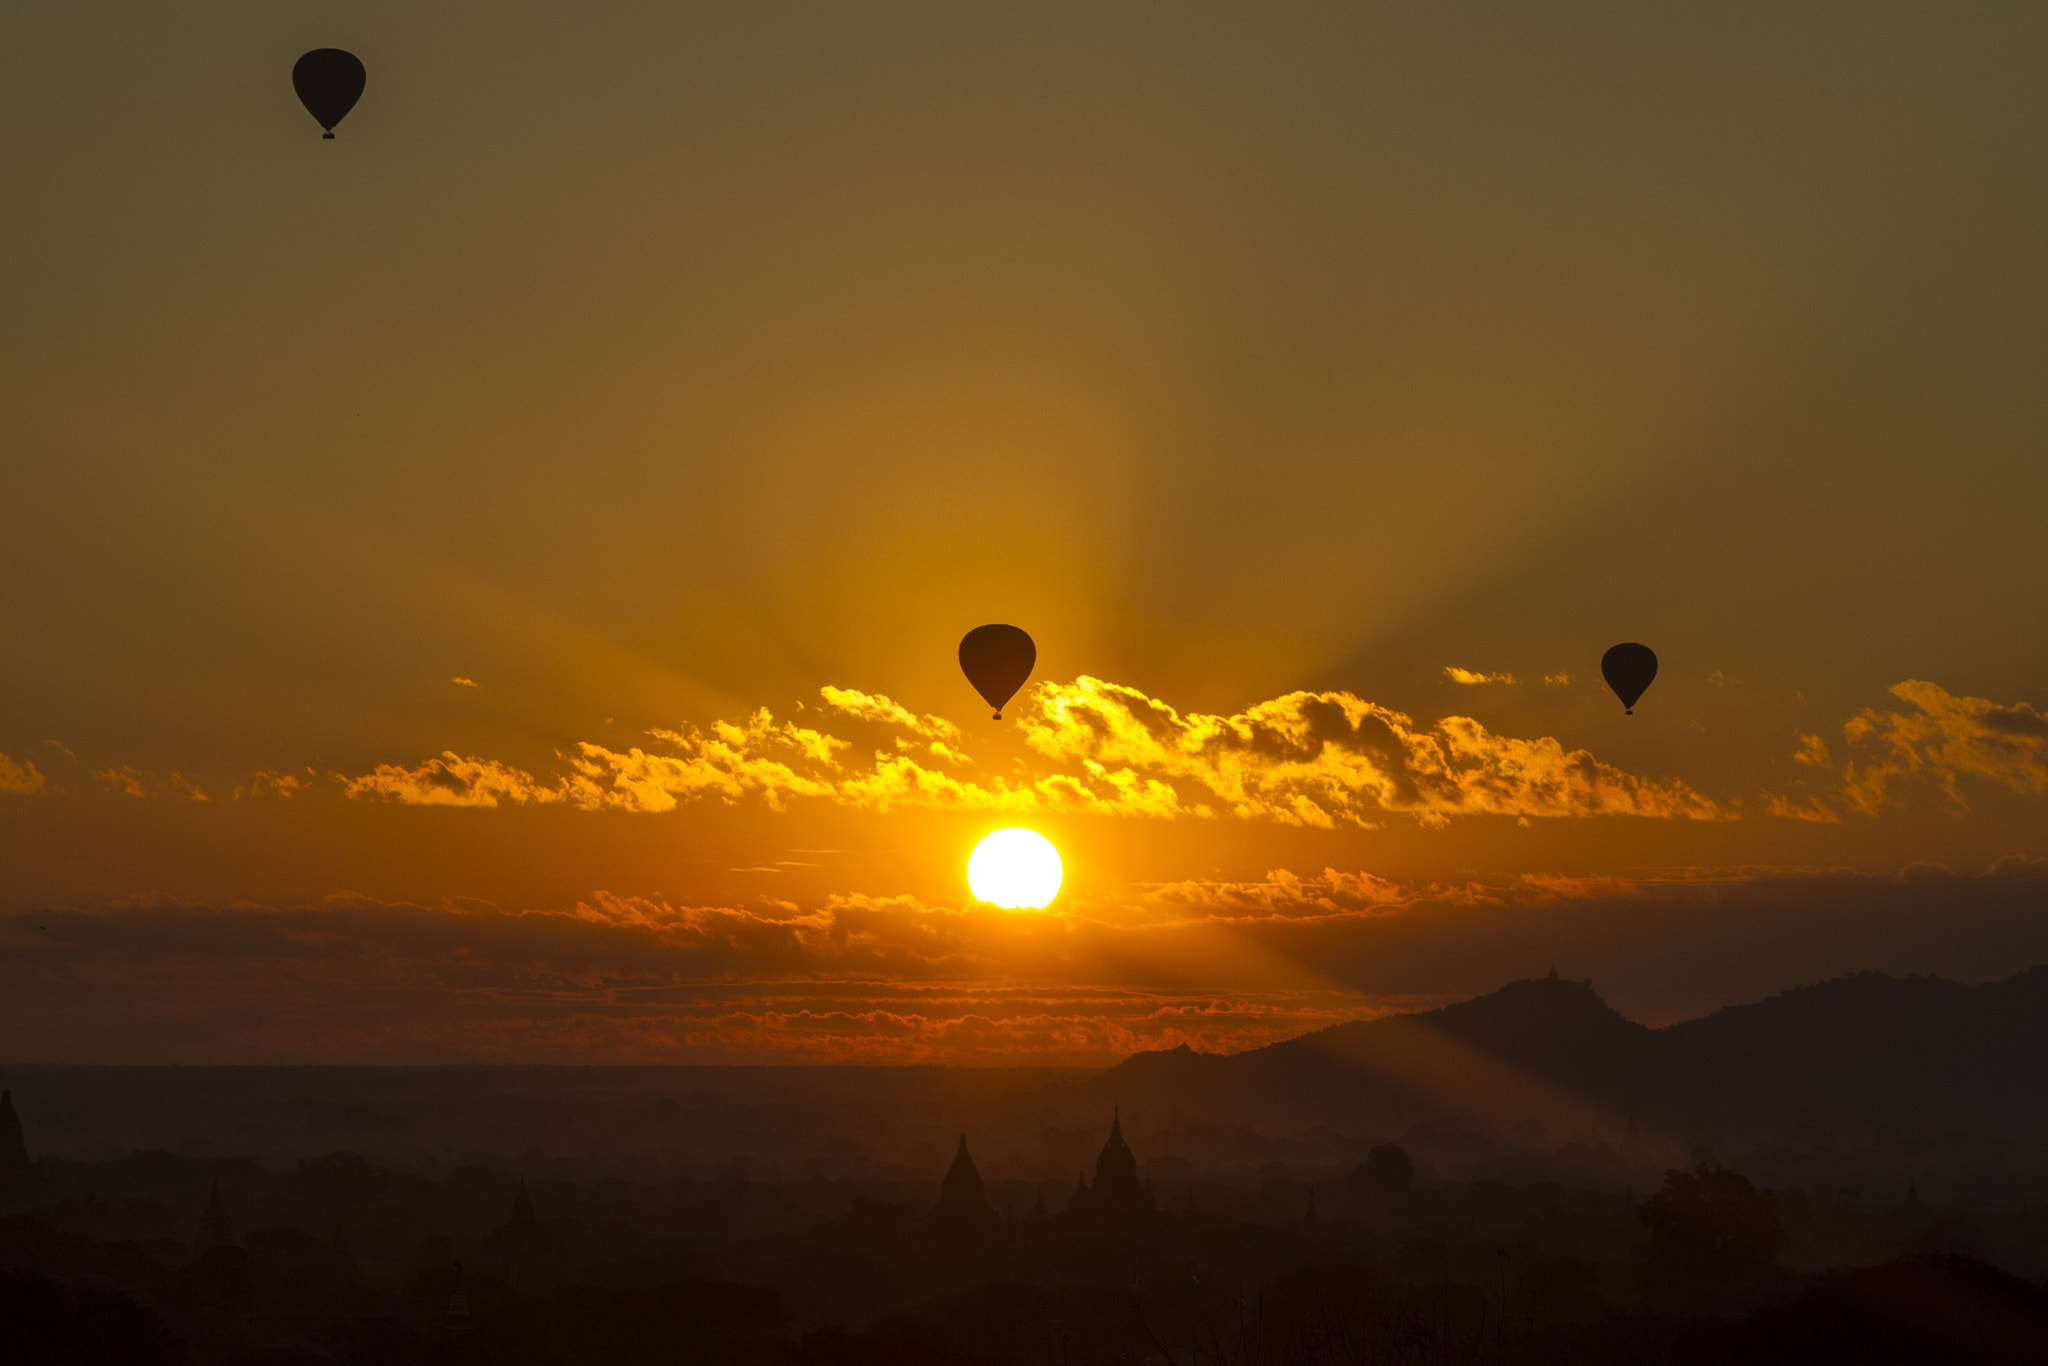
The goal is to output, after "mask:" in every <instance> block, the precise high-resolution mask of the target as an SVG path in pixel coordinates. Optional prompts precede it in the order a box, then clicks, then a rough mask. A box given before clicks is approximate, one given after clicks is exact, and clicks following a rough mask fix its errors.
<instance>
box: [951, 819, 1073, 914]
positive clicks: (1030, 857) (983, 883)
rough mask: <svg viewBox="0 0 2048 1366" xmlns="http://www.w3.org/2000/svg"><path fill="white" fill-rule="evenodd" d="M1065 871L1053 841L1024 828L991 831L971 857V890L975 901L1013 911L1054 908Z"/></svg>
mask: <svg viewBox="0 0 2048 1366" xmlns="http://www.w3.org/2000/svg"><path fill="white" fill-rule="evenodd" d="M1065 871H1066V870H1065V869H1063V868H1062V867H1061V866H1060V851H1059V850H1057V849H1055V848H1053V847H1052V841H1051V840H1049V839H1047V838H1046V837H1045V836H1043V835H1041V834H1039V833H1038V832H1037V831H1036V830H1026V829H1025V828H1024V827H1023V826H1021V825H1013V826H1010V827H1008V828H1007V829H1003V830H993V831H990V832H989V833H988V834H986V835H984V836H982V840H981V843H980V844H977V845H975V846H974V852H973V853H971V854H969V855H968V856H967V886H968V888H969V889H970V890H972V891H973V893H974V895H975V898H976V899H977V900H980V901H986V902H990V903H992V904H993V905H997V906H1002V907H1005V908H1007V909H1010V910H1022V909H1027V908H1028V909H1030V910H1034V911H1035V910H1040V909H1042V908H1044V907H1046V906H1050V905H1051V904H1052V899H1053V898H1054V897H1055V896H1058V895H1059V891H1060V878H1061V877H1062V876H1064V874H1065Z"/></svg>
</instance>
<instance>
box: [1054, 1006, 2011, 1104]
mask: <svg viewBox="0 0 2048 1366" xmlns="http://www.w3.org/2000/svg"><path fill="white" fill-rule="evenodd" d="M1089 1085H1090V1087H1091V1089H1094V1090H1098V1091H1100V1092H1101V1093H1103V1094H1104V1095H1114V1096H1116V1097H1119V1098H1121V1099H1122V1101H1123V1102H1124V1104H1125V1106H1126V1108H1127V1109H1129V1110H1132V1111H1133V1112H1136V1111H1137V1110H1138V1109H1139V1108H1140V1107H1143V1108H1145V1109H1147V1110H1149V1111H1154V1112H1159V1113H1173V1114H1179V1115H1187V1116H1197V1117H1203V1118H1207V1119H1210V1120H1212V1121H1215V1122H1222V1123H1227V1122H1230V1121H1231V1119H1232V1117H1234V1116H1235V1117H1242V1116H1245V1115H1257V1116H1258V1117H1259V1118H1260V1120H1261V1121H1262V1122H1272V1121H1283V1122H1290V1123H1295V1124H1308V1125H1315V1124H1329V1125H1336V1126H1356V1125H1364V1126H1367V1127H1370V1128H1376V1129H1378V1130H1380V1131H1383V1132H1398V1131H1400V1130H1402V1129H1405V1128H1406V1127H1408V1126H1410V1125H1413V1124H1417V1123H1425V1122H1439V1121H1444V1120H1455V1121H1460V1122H1467V1123H1470V1122H1477V1123H1479V1124H1481V1125H1482V1126H1487V1127H1502V1128H1505V1127H1507V1126H1509V1125H1512V1124H1515V1123H1517V1122H1522V1121H1527V1120H1535V1121H1538V1122H1539V1123H1541V1124H1544V1125H1546V1126H1558V1125H1561V1126H1563V1127H1564V1129H1566V1130H1570V1129H1572V1128H1574V1127H1580V1128H1583V1127H1586V1126H1589V1125H1590V1126H1592V1127H1594V1128H1604V1127H1611V1126H1612V1125H1613V1123H1614V1122H1615V1121H1616V1120H1617V1119H1619V1118H1620V1117H1622V1116H1627V1117H1629V1118H1635V1117H1638V1116H1639V1117H1641V1118H1642V1119H1643V1120H1644V1121H1645V1122H1654V1123H1658V1124H1661V1125H1663V1126H1664V1127H1667V1128H1670V1129H1672V1130H1674V1131H1693V1130H1696V1129H1699V1128H1701V1127H1713V1126H1718V1125H1723V1124H1729V1123H1745V1124H1799V1123H1846V1122H1857V1123H1872V1122H1888V1123H1911V1122H1913V1121H1915V1120H1916V1119H1928V1120H1934V1119H1939V1120H1943V1121H1945V1122H1956V1121H1960V1120H1963V1119H1970V1120H1985V1121H1992V1122H1996V1121H2011V1122H2015V1123H2017V1122H2031V1123H2039V1121H2040V1120H2041V1118H2042V1117H2043V1116H2044V1115H2048V967H2037V968H2034V969H2031V970H2029V971H2027V972H2024V973H2021V974H2020V975H2018V976H2016V977H2012V978H2008V979H2006V980H2005V981H2002V982H1994V983H1988V984H1985V985H1983V986H1974V987H1972V986H1963V985H1960V984H1958V983H1955V982H1950V981H1946V980H1943V979H1941V978H1936V977H1927V976H1916V977H1906V978H1897V977H1891V976H1887V975H1885V974H1882V973H1859V974H1857V975H1855V976H1851V977H1845V978H1839V979H1836V980H1833V981H1828V982H1822V983H1818V984H1816V985H1812V986H1804V987H1799V988H1796V989H1794V990H1792V991H1788V992H1785V993H1782V994H1781V995H1778V996H1773V997H1771V998H1770V999H1768V1000H1765V1001H1760V1002H1757V1003H1755V1004H1752V1005H1742V1006H1731V1007H1728V1008H1725V1009H1723V1010H1719V1011H1716V1012H1715V1013H1714V1014H1712V1015H1709V1016H1706V1017H1704V1018H1701V1019H1697V1020H1690V1021H1687V1022H1685V1023H1683V1024H1676V1025H1670V1026H1667V1027H1665V1028H1662V1029H1650V1028H1648V1027H1646V1026H1643V1025H1640V1024H1637V1023H1635V1022H1633V1021H1631V1020H1628V1019H1626V1018H1624V1017H1623V1016H1622V1015H1621V1014H1620V1013H1619V1012H1617V1011H1616V1010H1615V1009H1614V1008H1613V1007H1612V1006H1610V1005H1609V1004H1608V1003H1607V1002H1606V1001H1605V1000H1603V999H1601V997H1600V996H1599V995H1598V994H1597V993H1596V992H1595V991H1594V990H1593V987H1592V984H1591V983H1590V982H1584V981H1573V980H1570V979H1565V978H1559V977H1557V976H1556V975H1555V974H1554V973H1553V975H1551V976H1550V977H1547V978H1537V979H1530V980H1525V981H1518V982H1510V983H1509V984H1508V985H1506V986H1504V987H1502V988H1500V989H1499V990H1498V991H1495V992H1492V993H1490V994H1489V995H1486V996H1481V997H1477V998H1475V999H1472V1000H1469V1001H1462V1002H1459V1003H1458V1004H1456V1005H1450V1006H1443V1007H1440V1008H1438V1009H1435V1010H1428V1011H1421V1012H1417V1013H1414V1014H1408V1015H1395V1016H1388V1017H1384V1018H1381V1019H1376V1020H1361V1021H1354V1022H1351V1023H1347V1024H1341V1025H1334V1026H1331V1027H1330V1028H1327V1029H1322V1030H1318V1031H1316V1032H1315V1033H1312V1034H1306V1035H1303V1036H1301V1037H1299V1038H1295V1039H1289V1040H1286V1041H1285V1042H1281V1043H1275V1044H1270V1045H1268V1046H1266V1047H1263V1048H1258V1049H1253V1050H1250V1051H1248V1052H1245V1053H1240V1054H1234V1055H1229V1056H1221V1055H1215V1054H1203V1053H1197V1052H1194V1051H1193V1050H1191V1049H1188V1048H1186V1047H1185V1046H1183V1047H1181V1048H1176V1049H1171V1050H1165V1051H1160V1052H1152V1053H1140V1054H1136V1055H1134V1056H1133V1057H1131V1058H1129V1059H1127V1060H1126V1061H1124V1062H1123V1063H1122V1064H1120V1065H1118V1066H1117V1067H1115V1068H1112V1069H1110V1070H1109V1071H1108V1072H1107V1073H1105V1074H1103V1075H1102V1076H1101V1077H1099V1078H1098V1079H1096V1080H1095V1081H1093V1082H1091V1083H1089Z"/></svg>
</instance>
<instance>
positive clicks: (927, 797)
mask: <svg viewBox="0 0 2048 1366" xmlns="http://www.w3.org/2000/svg"><path fill="white" fill-rule="evenodd" d="M820 695H821V697H822V698H823V700H824V708H823V715H822V716H821V717H820V719H819V720H818V721H817V722H816V723H815V724H806V725H799V724H797V723H796V722H793V721H777V720H776V718H775V717H774V715H773V714H771V713H770V712H769V711H768V709H767V708H765V707H763V708H761V709H759V710H757V711H755V712H754V714H753V715H752V716H750V717H748V718H747V719H746V720H745V721H743V722H740V723H733V722H728V721H720V722H717V723H715V724H713V725H712V726H711V727H710V728H709V729H708V730H699V729H697V728H695V727H686V728H680V729H675V730H666V729H663V730H655V731H653V732H651V734H652V736H653V738H654V739H656V740H658V741H660V742H661V747H660V748H654V747H645V748H643V747H641V746H637V745H636V746H632V747H630V748H627V749H624V750H618V749H612V748H610V747H608V746H605V745H601V744H596V743H593V742H589V741H584V742H582V743H579V744H578V745H577V746H576V747H575V752H574V753H572V754H569V755H566V756H565V762H566V763H567V765H568V768H569V770H570V771H569V772H568V773H566V774H563V775H561V776H559V777H554V778H536V777H535V776H534V775H532V774H530V773H527V772H525V771H524V770H521V769H517V768H513V767H511V766H509V765H506V764H503V763H500V762H497V761H495V760H490V759H479V758H465V757H463V756H461V755H457V754H455V753H453V752H448V753H444V754H442V755H441V756H440V757H439V758H435V759H428V760H426V761H424V762H422V763H420V764H418V765H415V766H413V767H409V768H408V767H404V766H400V765H394V764H380V765H379V766H378V767H377V768H376V769H374V770H372V771H371V772H369V773H367V774H363V775H361V776H360V777H356V778H346V777H344V778H342V779H341V781H342V782H343V783H344V784H345V785H346V790H347V792H348V795H349V796H351V797H374V798H384V799H387V800H394V801H400V802H405V803H408V804H412V805H439V806H472V807H493V806H497V805H500V804H501V803H507V804H514V805H518V804H525V803H529V802H539V803H553V802H559V803H567V804H570V805H574V806H578V807H582V808H584V809H586V810H606V809H611V810H624V811H638V812H661V811H671V810H674V809H675V808H676V807H677V806H679V805H681V804H683V803H685V802H690V801H696V800H702V799H706V798H715V799H717V800H720V801H724V802H738V801H741V800H747V799H752V800H758V801H761V802H763V803H764V804H766V805H767V806H769V807H770V808H774V809H780V808H782V807H784V806H785V805H786V804H787V803H788V802H790V801H791V800H795V799H814V800H823V801H830V802H834V803H837V804H839V805H843V806H849V807H854V808H856V809H859V810H864V811H875V812H887V811H891V810H895V809H898V808H904V807H933V808H944V809H952V810H987V811H1015V812H1029V811H1058V812H1071V813H1081V814H1097V815H1120V816H1149V817H1154V818H1159V819H1172V818H1175V817H1180V816H1196V817H1217V816H1223V815H1230V816H1235V817H1238V818H1241V819H1247V820H1272V821H1279V822H1283V823H1286V824H1290V825H1311V826H1323V827H1329V826H1333V825H1335V824H1336V823H1338V822H1339V821H1349V822H1353V823H1356V824H1360V825H1370V824H1371V823H1372V822H1373V819H1374V818H1375V817H1377V816H1380V815H1383V814H1386V813H1390V812H1391V813H1398V814H1406V815H1412V816H1415V817H1417V818H1418V819H1420V820H1422V821H1424V822H1425V823H1429V824H1437V823H1441V822H1443V821H1444V820H1446V819H1448V818H1449V817H1451V816H1454V815H1482V814H1491V815H1511V816H1522V817H1528V816H1591V815H1635V816H1654V817H1686V818H1690V819H1695V820H1711V819H1719V818H1725V817H1728V816H1729V815H1731V814H1732V813H1729V812H1725V811H1723V810H1722V809H1721V808H1719V807H1717V806H1716V805H1715V804H1714V803H1713V802H1712V801H1710V800H1708V799H1707V798H1705V797H1703V796H1701V795H1700V794H1698V793H1696V792H1694V791H1693V790H1692V789H1690V788H1688V787H1686V786H1685V785H1684V784H1683V783H1679V782H1676V781H1661V782H1660V781H1655V780H1651V779H1645V778H1639V777H1636V776H1634V775H1632V774H1628V773H1624V772H1622V771H1621V770H1619V769H1616V768H1614V767H1612V766H1610V765H1606V764H1603V763H1600V762H1599V761H1598V760H1596V759H1594V758H1593V756H1592V755H1590V754H1588V753H1586V752H1585V751H1584V750H1569V751H1568V750H1566V749H1565V748H1564V747H1563V746H1562V745H1561V744H1559V743H1558V742H1557V741H1556V740H1552V739H1547V738H1546V739H1537V740H1518V739H1513V738H1510V737H1506V736H1499V735H1495V734H1493V733H1492V732H1490V731H1488V730H1487V729H1486V728H1485V727H1484V726H1482V725H1480V724H1479V723H1478V722H1477V721H1474V720H1471V719H1470V718H1467V717H1459V716H1453V717H1446V718H1445V719H1444V720H1442V721H1439V722H1438V723H1437V724H1436V725H1435V726H1434V727H1431V728H1430V729H1428V730H1420V729H1418V728H1416V727H1415V725H1414V723H1413V722H1412V721H1410V720H1409V718H1408V717H1406V716H1404V715H1402V714H1400V713H1399V712H1394V711H1389V710H1387V709H1386V708H1383V707H1378V706H1375V705H1373V704H1372V703H1369V702H1365V701H1362V700H1361V699H1359V698H1357V697H1354V696H1352V695H1351V694H1350V693H1291V694H1289V695H1288V696H1286V697H1282V698H1276V699H1274V700H1273V701H1271V702H1265V703H1261V704H1259V705H1258V706H1256V707H1254V708H1252V709H1250V710H1249V711H1246V712H1242V713H1239V714H1238V715H1235V716H1207V715H1202V714H1199V713H1190V714H1188V715H1185V716H1183V715H1182V714H1181V713H1179V712H1177V711H1175V710H1174V709H1173V708H1171V707H1169V706H1167V705H1166V704H1165V703H1163V702H1159V701H1156V700H1154V699H1152V698H1149V697H1146V696H1145V695H1144V694H1143V693H1140V692H1138V691H1137V690H1135V689H1131V688H1124V687H1119V686H1118V685H1115V684H1111V683H1104V682H1102V681H1101V680H1099V679H1094V678H1088V677H1085V676H1084V677H1082V678H1079V679H1076V680H1075V681H1074V682H1072V683H1066V684H1057V683H1045V684H1040V685H1039V686H1038V687H1037V688H1035V689H1034V690H1033V691H1032V694H1031V697H1030V699H1029V702H1028V705H1027V707H1026V708H1025V711H1024V714H1023V716H1022V717H1021V719H1020V722H1019V725H1020V729H1021V730H1022V732H1023V735H1024V738H1025V741H1026V743H1027V744H1028V745H1029V746H1030V748H1031V749H1032V750H1033V752H1034V753H1035V754H1037V755H1038V756H1040V758H1041V759H1043V760H1045V761H1047V762H1045V763H1042V764H1040V765H1038V766H1037V768H1036V769H1035V770H1033V771H1029V772H1026V773H1024V774H1023V775H1021V776H1019V777H1015V778H1004V777H995V776H987V775H977V773H976V771H975V768H976V766H975V763H974V760H973V758H972V757H971V756H970V755H968V754H967V753H966V752H964V750H963V749H962V748H961V734H960V732H959V730H958V729H957V728H956V727H954V726H953V725H952V723H950V722H948V721H945V720H943V719H942V718H939V717H936V716H929V715H926V716H918V715H915V714H913V713H912V712H910V711H909V710H908V709H907V708H905V707H902V706H900V705H899V704H897V703H895V702H893V701H891V700H890V699H889V698H887V697H882V696H878V695H871V694H867V693H861V692H854V691H852V690H849V689H843V688H832V687H827V688H825V689H822V690H821V694H820Z"/></svg>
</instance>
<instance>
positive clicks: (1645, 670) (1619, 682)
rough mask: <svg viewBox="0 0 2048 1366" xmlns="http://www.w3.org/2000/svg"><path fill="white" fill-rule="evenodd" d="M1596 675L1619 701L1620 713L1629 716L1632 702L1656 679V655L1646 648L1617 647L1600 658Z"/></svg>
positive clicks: (1634, 706)
mask: <svg viewBox="0 0 2048 1366" xmlns="http://www.w3.org/2000/svg"><path fill="white" fill-rule="evenodd" d="M1600 676H1601V677H1602V678H1604V679H1606V680H1607V686H1608V687H1610V688H1612V689H1614V695H1615V696H1616V697H1619V698H1620V699H1621V705H1622V708H1623V710H1624V711H1626V712H1627V713H1628V714H1629V715H1630V716H1633V715H1635V711H1636V699H1637V698H1638V697H1641V696H1642V695H1643V689H1645V688H1647V687H1649V686H1650V680H1651V679H1653V678H1655V677H1656V676H1657V653H1656V651H1654V650H1652V649H1651V648H1650V647H1649V646H1647V645H1635V644H1629V645H1617V646H1615V647H1614V648H1613V649H1611V650H1609V651H1608V652H1607V653H1606V654H1604V655H1602V656H1600Z"/></svg>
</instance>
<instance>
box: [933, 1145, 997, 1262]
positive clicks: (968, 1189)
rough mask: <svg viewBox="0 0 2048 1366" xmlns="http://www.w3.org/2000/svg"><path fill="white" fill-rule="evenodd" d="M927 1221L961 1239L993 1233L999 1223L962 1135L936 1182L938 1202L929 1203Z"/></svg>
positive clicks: (937, 1228)
mask: <svg viewBox="0 0 2048 1366" xmlns="http://www.w3.org/2000/svg"><path fill="white" fill-rule="evenodd" d="M927 1220H928V1222H929V1223H930V1225H931V1227H932V1228H933V1230H934V1231H936V1232H938V1233H941V1234H945V1235H949V1236H952V1237H964V1238H973V1237H979V1236H982V1235H984V1234H988V1233H993V1232H994V1231H995V1230H996V1228H997V1226H998V1225H999V1224H1000V1223H1001V1222H1002V1221H1001V1220H1000V1219H998V1218H997V1217H996V1208H995V1206H994V1205H991V1204H990V1203H989V1201H988V1191H987V1189H986V1188H985V1187H984V1186H983V1185H982V1183H981V1173H980V1172H979V1171H977V1170H976V1169H975V1166H974V1158H973V1156H972V1155H971V1154H970V1153H969V1152H968V1151H967V1135H966V1134H962V1135H960V1147H959V1150H958V1151H957V1152H955V1153H954V1154H953V1165H952V1166H951V1167H949V1168H947V1169H946V1179H945V1180H944V1181H942V1182H940V1183H939V1203H938V1204H936V1205H934V1206H932V1210H931V1213H930V1214H929V1215H928V1216H927Z"/></svg>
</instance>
